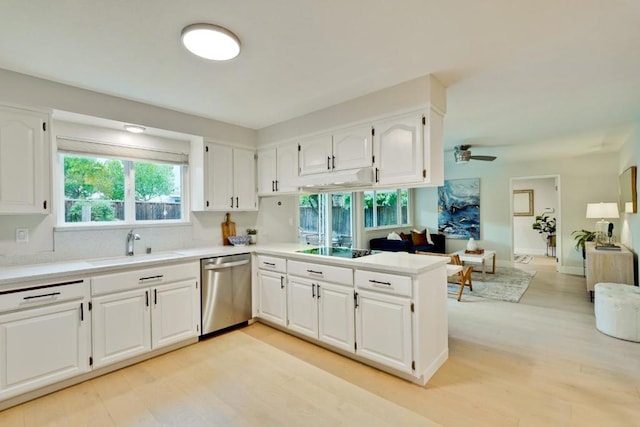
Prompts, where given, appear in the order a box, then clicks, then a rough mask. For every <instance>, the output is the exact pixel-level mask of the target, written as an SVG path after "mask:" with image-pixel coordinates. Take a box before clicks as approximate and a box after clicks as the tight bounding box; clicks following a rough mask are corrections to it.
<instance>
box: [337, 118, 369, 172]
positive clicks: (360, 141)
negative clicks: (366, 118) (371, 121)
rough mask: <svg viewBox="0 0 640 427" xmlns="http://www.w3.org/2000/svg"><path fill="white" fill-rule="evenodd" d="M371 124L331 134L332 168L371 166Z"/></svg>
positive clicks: (343, 168)
mask: <svg viewBox="0 0 640 427" xmlns="http://www.w3.org/2000/svg"><path fill="white" fill-rule="evenodd" d="M371 133H372V132H371V126H359V127H354V128H350V129H346V130H343V131H340V132H334V134H333V158H332V161H333V164H332V166H333V170H347V169H356V168H363V167H367V166H371V163H372V161H371V160H372V155H373V144H372V141H371Z"/></svg>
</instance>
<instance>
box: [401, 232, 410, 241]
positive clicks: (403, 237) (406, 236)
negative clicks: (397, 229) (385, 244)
mask: <svg viewBox="0 0 640 427" xmlns="http://www.w3.org/2000/svg"><path fill="white" fill-rule="evenodd" d="M400 238H401V239H402V240H411V234H404V233H400Z"/></svg>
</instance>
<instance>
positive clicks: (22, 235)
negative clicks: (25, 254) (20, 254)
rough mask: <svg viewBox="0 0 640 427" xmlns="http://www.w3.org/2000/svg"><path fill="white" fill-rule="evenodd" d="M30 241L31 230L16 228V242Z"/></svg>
mask: <svg viewBox="0 0 640 427" xmlns="http://www.w3.org/2000/svg"><path fill="white" fill-rule="evenodd" d="M28 241H29V229H28V228H16V242H17V243H27V242H28Z"/></svg>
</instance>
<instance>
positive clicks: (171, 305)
mask: <svg viewBox="0 0 640 427" xmlns="http://www.w3.org/2000/svg"><path fill="white" fill-rule="evenodd" d="M151 292H152V293H153V304H152V306H151V307H152V308H151V347H152V348H159V347H163V346H166V345H170V344H174V343H176V342H179V341H182V340H184V339H187V338H190V337H194V336H196V335H198V328H197V324H198V321H199V317H200V316H199V314H198V311H197V307H199V306H200V298H199V295H198V291H197V289H196V282H195V281H193V280H190V281H185V282H179V283H173V284H171V285H165V286H159V287H157V288H152V289H151Z"/></svg>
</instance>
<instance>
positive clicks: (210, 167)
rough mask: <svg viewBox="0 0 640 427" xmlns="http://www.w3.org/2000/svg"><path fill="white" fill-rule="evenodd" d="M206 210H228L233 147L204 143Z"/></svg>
mask: <svg viewBox="0 0 640 427" xmlns="http://www.w3.org/2000/svg"><path fill="white" fill-rule="evenodd" d="M205 181H206V182H205V188H206V190H205V191H206V193H207V196H206V198H205V199H206V200H205V209H206V210H230V209H232V208H233V207H234V206H235V200H233V148H231V147H227V146H225V145H217V144H206V145H205Z"/></svg>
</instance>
